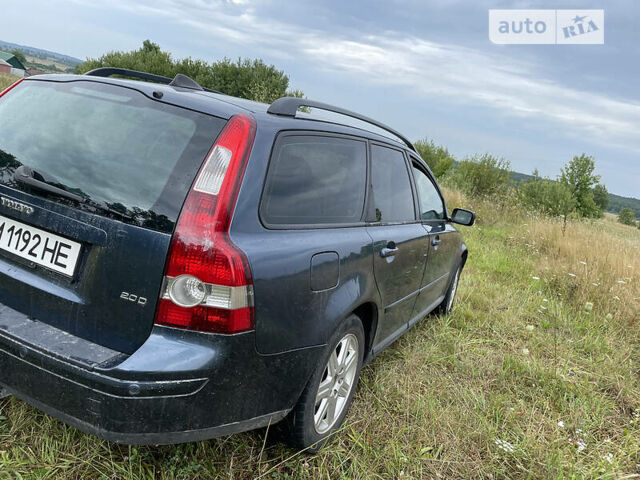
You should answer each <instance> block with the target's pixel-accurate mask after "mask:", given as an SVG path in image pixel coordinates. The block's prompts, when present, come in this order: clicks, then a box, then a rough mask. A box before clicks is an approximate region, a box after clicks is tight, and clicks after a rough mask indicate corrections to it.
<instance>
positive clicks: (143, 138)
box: [0, 81, 225, 232]
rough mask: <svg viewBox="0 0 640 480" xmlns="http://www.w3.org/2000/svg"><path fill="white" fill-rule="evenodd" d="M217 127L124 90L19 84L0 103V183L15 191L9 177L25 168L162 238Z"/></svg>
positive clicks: (72, 84) (193, 114) (198, 116)
mask: <svg viewBox="0 0 640 480" xmlns="http://www.w3.org/2000/svg"><path fill="white" fill-rule="evenodd" d="M224 125H225V121H224V120H222V119H219V118H215V117H211V116H208V115H204V114H200V113H196V112H193V111H190V110H185V109H182V108H179V107H174V106H171V105H166V104H164V103H161V102H157V101H154V100H151V99H149V98H148V97H146V96H145V95H143V94H142V93H140V92H137V91H135V90H132V89H129V88H122V87H118V86H115V85H108V84H104V83H98V82H87V81H75V82H44V81H25V82H24V83H22V84H21V85H19V86H18V87H17V88H15V89H14V90H12V91H11V92H10V93H9V94H8V95H6V96H4V97H3V98H2V99H1V100H0V183H1V184H4V185H7V186H10V187H12V188H21V187H20V186H19V185H17V184H15V182H13V172H14V171H15V169H16V168H18V167H19V166H20V165H26V166H28V167H30V168H32V169H33V170H36V171H37V172H38V173H41V174H42V175H43V176H44V177H45V178H48V179H49V181H50V182H53V183H55V184H57V185H61V186H62V187H63V188H64V189H66V190H68V191H71V192H73V193H75V194H77V195H80V196H82V197H84V198H86V199H90V200H93V201H96V202H101V203H105V204H107V205H108V206H109V207H110V208H112V209H113V210H116V211H118V212H121V213H123V214H126V215H127V217H129V218H131V219H132V220H131V221H132V222H133V223H135V224H139V225H141V226H145V227H148V228H152V229H156V230H161V231H168V232H170V231H171V230H172V226H173V222H175V219H176V218H177V215H178V213H179V211H180V208H181V206H182V203H183V202H184V199H185V196H186V194H187V192H188V190H189V186H190V185H191V183H192V181H193V179H194V177H195V175H196V173H197V171H198V168H199V167H200V165H201V164H202V162H203V160H204V158H205V156H206V154H207V152H208V150H209V149H210V148H211V145H212V144H213V142H214V140H215V138H216V137H217V135H218V134H219V133H220V131H221V130H222V128H223V127H224ZM51 199H52V200H54V201H56V202H60V203H65V202H66V200H64V199H60V198H58V197H51ZM82 205H83V204H80V205H75V204H74V205H73V206H76V207H78V208H83V207H82ZM92 213H95V212H92ZM100 214H102V212H101V211H100Z"/></svg>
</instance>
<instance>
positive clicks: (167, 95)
mask: <svg viewBox="0 0 640 480" xmlns="http://www.w3.org/2000/svg"><path fill="white" fill-rule="evenodd" d="M25 80H27V81H50V82H51V81H52V82H96V83H103V84H109V85H117V86H121V87H125V88H131V89H134V90H137V91H139V92H140V93H142V94H144V95H146V96H147V97H149V98H151V99H153V100H154V101H160V102H162V103H167V104H170V105H174V106H178V107H182V108H188V109H190V110H195V111H199V112H202V113H206V114H209V115H214V116H217V117H221V118H225V119H229V118H231V117H232V116H233V115H236V114H239V113H251V114H253V116H254V117H255V118H256V120H257V121H261V120H264V121H269V122H272V121H276V122H279V123H281V124H282V126H283V129H301V130H317V131H327V132H335V133H344V134H349V135H355V136H360V137H365V138H369V139H371V140H376V141H380V142H384V143H390V144H392V145H393V146H396V147H398V148H401V149H403V150H407V151H409V149H408V148H407V146H406V145H405V144H404V143H402V142H401V141H399V140H398V139H395V138H393V137H390V136H387V135H384V134H380V133H377V132H375V131H372V130H369V129H366V128H362V127H359V126H357V125H354V124H351V125H350V124H348V123H343V122H338V121H331V120H327V119H322V118H314V117H312V116H311V115H309V114H304V113H302V114H300V115H297V116H295V117H284V116H279V115H273V114H270V113H268V112H267V110H268V109H269V104H266V103H262V102H257V101H254V100H247V99H244V98H239V97H233V96H230V95H225V94H223V93H218V92H211V91H204V90H194V89H191V88H183V87H177V86H172V85H164V84H160V83H152V82H145V81H139V80H129V79H124V78H113V77H94V76H88V75H72V74H44V75H36V76H33V77H29V78H26V79H25ZM158 92H160V93H161V94H162V95H161V98H158V96H159V95H158ZM154 94H155V95H154ZM346 118H348V117H346ZM372 127H373V128H376V127H375V126H373V125H372Z"/></svg>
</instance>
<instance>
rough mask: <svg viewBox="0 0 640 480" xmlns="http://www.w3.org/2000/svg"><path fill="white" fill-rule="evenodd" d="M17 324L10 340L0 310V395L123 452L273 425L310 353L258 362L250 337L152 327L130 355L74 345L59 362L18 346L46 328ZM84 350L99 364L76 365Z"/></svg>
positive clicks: (300, 380) (290, 401) (302, 379)
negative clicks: (121, 446) (138, 446)
mask: <svg viewBox="0 0 640 480" xmlns="http://www.w3.org/2000/svg"><path fill="white" fill-rule="evenodd" d="M27 322H31V324H32V325H29V324H25V325H26V326H25V325H23V328H22V329H21V330H20V332H21V334H20V335H15V333H16V330H15V329H14V330H13V333H14V335H12V334H11V333H12V332H11V329H7V328H6V327H7V325H5V323H6V322H5V321H4V318H3V316H2V311H1V310H0V388H1V387H5V388H6V389H7V390H9V391H10V392H11V393H12V394H14V395H15V396H16V397H18V398H20V399H22V400H24V401H26V402H27V403H29V404H31V405H33V406H34V407H36V408H38V409H40V410H42V411H44V412H45V413H48V414H50V415H52V416H53V417H56V418H58V419H60V420H62V421H63V422H65V423H68V424H70V425H73V426H75V427H77V428H79V429H81V430H83V431H85V432H88V433H91V434H94V435H97V436H99V437H102V438H105V439H107V440H111V441H116V442H121V443H128V444H172V443H181V442H188V441H197V440H203V439H207V438H213V437H216V436H221V435H228V434H231V433H236V432H240V431H246V430H251V429H254V428H259V427H264V426H267V425H269V424H273V423H275V422H277V421H279V420H281V419H282V418H283V417H284V416H285V415H286V414H287V413H288V412H289V410H290V409H291V408H292V407H293V406H294V404H295V402H296V401H297V399H298V397H299V395H300V393H301V391H302V389H303V388H304V385H305V383H306V381H307V379H308V378H309V375H310V372H311V369H312V368H313V366H314V364H315V360H316V358H317V354H318V353H319V349H318V348H317V347H314V348H310V349H303V350H298V351H294V352H288V353H283V354H279V355H268V356H265V355H260V354H258V353H257V352H256V350H255V338H254V334H253V333H246V334H240V335H233V336H222V335H211V334H200V333H195V332H187V331H182V330H178V329H173V328H167V327H154V328H153V331H152V332H151V335H150V336H149V339H148V340H147V342H145V343H144V344H143V345H142V346H141V347H140V348H139V349H138V350H137V351H136V352H135V353H134V354H132V355H130V356H126V355H122V354H118V353H117V352H113V355H111V354H110V353H109V352H104V351H101V350H104V349H103V347H100V346H98V345H95V344H90V345H88V344H87V342H86V341H85V340H81V339H78V338H76V337H74V339H75V340H74V342H75V345H71V346H72V347H73V346H75V347H76V348H75V349H68V350H74V351H76V352H77V354H76V355H75V356H67V357H66V358H65V357H64V356H63V355H61V354H60V352H59V351H55V352H52V351H50V350H44V349H43V348H41V345H39V344H38V343H37V342H36V343H29V342H27V341H26V339H25V336H26V333H25V332H27V333H28V332H29V331H31V333H33V332H34V331H36V330H38V329H40V330H43V331H47V330H49V329H51V328H53V327H49V326H47V325H44V324H42V323H40V322H34V321H32V320H27ZM29 327H31V328H29ZM58 332H59V331H58ZM40 333H42V332H40ZM65 335H68V334H65ZM20 337H22V338H20ZM67 340H69V339H67ZM92 345H93V348H94V349H95V350H96V351H98V353H97V354H96V356H97V357H99V358H101V359H103V361H102V362H101V363H100V364H93V365H92V364H91V363H90V361H88V359H87V358H82V357H83V356H84V357H88V356H89V355H90V354H91V348H92ZM105 358H106V360H105Z"/></svg>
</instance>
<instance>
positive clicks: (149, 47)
mask: <svg viewBox="0 0 640 480" xmlns="http://www.w3.org/2000/svg"><path fill="white" fill-rule="evenodd" d="M99 67H119V68H127V69H130V70H138V71H142V72H148V73H153V74H155V75H162V76H164V77H169V78H173V77H175V75H176V74H177V73H182V74H184V75H187V76H189V77H191V78H192V79H193V80H195V81H196V82H198V83H199V84H200V85H201V86H202V87H205V88H210V89H212V90H217V91H220V92H222V93H226V94H227V95H233V96H236V97H242V98H248V99H251V100H257V101H261V102H266V103H271V102H273V101H274V100H276V99H277V98H280V97H284V96H286V95H289V96H295V97H302V96H303V93H302V92H301V91H299V90H296V91H289V90H288V88H289V77H288V76H287V75H285V73H284V72H283V71H281V70H278V69H277V68H276V67H274V66H273V65H267V64H265V63H264V62H263V61H262V60H260V59H255V60H250V59H240V58H239V59H238V60H237V61H232V60H230V59H228V58H225V59H223V60H220V61H217V62H214V63H207V62H205V61H203V60H194V59H193V58H191V57H189V58H185V59H182V60H174V59H173V58H172V57H171V54H170V53H169V52H164V51H163V50H162V49H161V48H160V45H158V44H157V43H154V42H152V41H150V40H145V41H144V42H143V43H142V47H141V48H140V49H138V50H134V51H131V52H109V53H107V54H105V55H103V56H101V57H100V58H97V59H87V60H86V61H85V62H84V63H82V64H80V65H79V66H78V67H77V69H76V72H77V73H84V72H87V71H89V70H92V69H94V68H99Z"/></svg>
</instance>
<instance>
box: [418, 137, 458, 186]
mask: <svg viewBox="0 0 640 480" xmlns="http://www.w3.org/2000/svg"><path fill="white" fill-rule="evenodd" d="M414 145H415V147H416V150H418V153H419V154H420V156H421V157H422V159H423V160H424V161H425V162H427V165H429V168H430V169H431V171H432V172H433V174H434V175H435V176H436V177H437V178H440V177H443V176H444V175H446V174H447V173H448V172H449V171H451V169H452V168H453V164H454V163H455V159H454V158H453V155H451V154H450V153H449V150H447V148H446V147H443V146H441V145H436V144H435V143H434V141H433V140H428V139H427V138H425V139H424V140H418V141H417V142H416V143H415V144H414Z"/></svg>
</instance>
